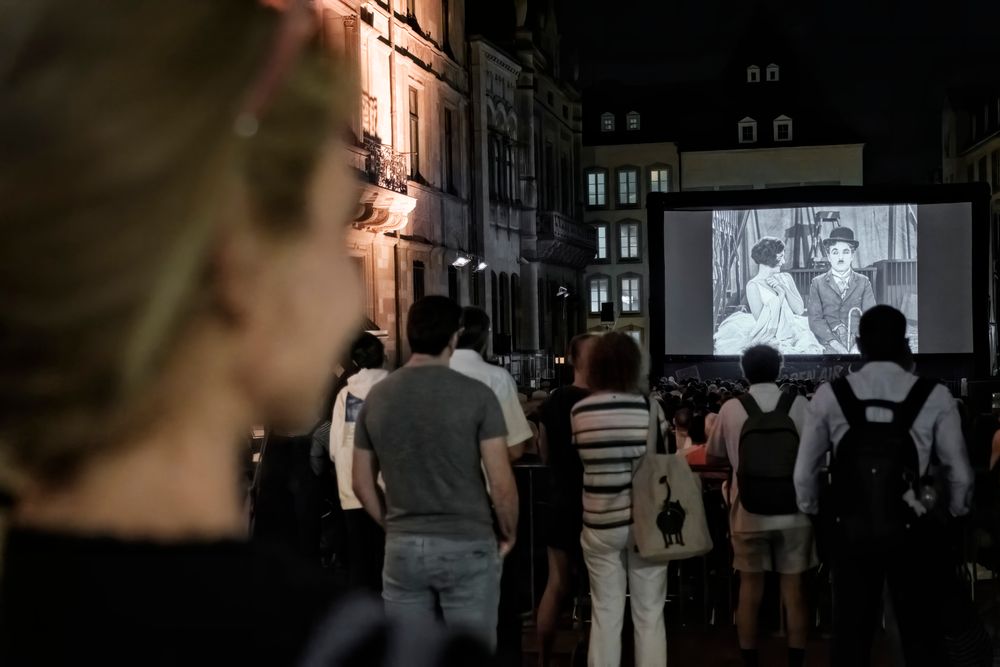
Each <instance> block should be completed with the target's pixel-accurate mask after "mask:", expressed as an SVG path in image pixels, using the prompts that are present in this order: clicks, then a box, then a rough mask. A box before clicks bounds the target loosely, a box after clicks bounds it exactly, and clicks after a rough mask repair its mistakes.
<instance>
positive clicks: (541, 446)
mask: <svg viewBox="0 0 1000 667" xmlns="http://www.w3.org/2000/svg"><path fill="white" fill-rule="evenodd" d="M997 432H998V433H1000V431H997ZM538 456H539V458H541V459H542V463H544V464H545V465H548V464H549V434H548V431H546V430H545V423H544V422H538Z"/></svg>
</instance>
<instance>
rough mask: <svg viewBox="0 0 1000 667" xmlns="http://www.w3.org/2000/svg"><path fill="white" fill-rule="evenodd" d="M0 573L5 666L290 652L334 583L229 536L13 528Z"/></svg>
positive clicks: (247, 660) (276, 658)
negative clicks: (99, 534) (102, 534)
mask: <svg viewBox="0 0 1000 667" xmlns="http://www.w3.org/2000/svg"><path fill="white" fill-rule="evenodd" d="M0 577H2V582H0V664H2V665H4V666H5V667H7V666H11V665H29V664H30V665H69V664H73V665H107V664H134V665H202V664H212V665H288V664H294V663H295V662H296V661H297V660H298V658H299V655H300V653H301V652H302V651H303V649H304V648H305V645H306V642H307V640H308V639H309V637H310V634H311V632H312V630H313V628H314V626H315V625H316V624H317V623H318V622H319V620H320V618H321V617H322V616H324V615H325V614H326V612H327V611H328V609H329V608H330V606H331V603H332V600H333V595H334V588H333V586H332V584H331V582H330V581H329V580H328V579H327V578H326V577H325V576H324V575H323V573H322V571H321V570H320V569H319V568H318V567H314V566H312V565H311V564H310V563H308V562H306V561H299V560H297V559H295V558H293V557H290V556H287V555H285V554H284V553H283V552H281V551H278V550H276V549H275V548H273V547H268V546H263V545H259V544H251V543H247V542H240V541H217V542H186V543H170V544H166V543H164V544H159V543H153V542H126V541H121V540H116V539H110V538H96V537H77V536H70V535H62V534H47V533H38V532H29V531H24V530H15V531H13V532H11V533H10V534H9V535H8V536H7V543H6V546H5V553H4V562H3V566H2V569H0Z"/></svg>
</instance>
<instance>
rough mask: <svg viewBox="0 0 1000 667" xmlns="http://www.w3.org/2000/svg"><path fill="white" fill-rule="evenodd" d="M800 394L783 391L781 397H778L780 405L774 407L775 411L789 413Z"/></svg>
mask: <svg viewBox="0 0 1000 667" xmlns="http://www.w3.org/2000/svg"><path fill="white" fill-rule="evenodd" d="M798 397H799V395H798V394H793V393H791V392H788V391H783V392H781V398H779V399H778V405H777V406H776V407H775V408H774V411H775V412H780V413H781V414H783V415H787V414H788V413H789V412H791V411H792V405H793V404H794V403H795V399H796V398H798Z"/></svg>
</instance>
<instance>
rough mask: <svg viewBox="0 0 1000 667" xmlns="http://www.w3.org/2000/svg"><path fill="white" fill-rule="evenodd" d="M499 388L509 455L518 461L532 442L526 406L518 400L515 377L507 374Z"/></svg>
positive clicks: (498, 394)
mask: <svg viewBox="0 0 1000 667" xmlns="http://www.w3.org/2000/svg"><path fill="white" fill-rule="evenodd" d="M505 376H506V377H504V378H503V382H502V383H500V386H499V387H498V389H497V400H499V401H500V409H501V410H502V411H503V421H504V423H505V424H506V425H507V455H508V457H509V458H510V460H511V461H516V460H518V459H519V458H521V456H523V455H524V448H525V446H526V445H528V444H530V443H531V439H532V437H533V434H532V432H531V427H530V426H529V425H528V418H527V417H525V416H524V408H522V407H521V402H520V401H519V400H517V385H515V384H514V378H512V377H511V376H510V374H506V373H505Z"/></svg>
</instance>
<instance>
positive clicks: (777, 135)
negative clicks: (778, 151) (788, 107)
mask: <svg viewBox="0 0 1000 667" xmlns="http://www.w3.org/2000/svg"><path fill="white" fill-rule="evenodd" d="M774 140H775V141H791V140H792V119H791V118H789V117H788V116H784V115H782V116H778V117H777V118H775V119H774Z"/></svg>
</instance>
